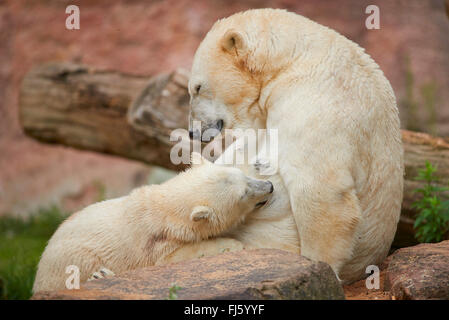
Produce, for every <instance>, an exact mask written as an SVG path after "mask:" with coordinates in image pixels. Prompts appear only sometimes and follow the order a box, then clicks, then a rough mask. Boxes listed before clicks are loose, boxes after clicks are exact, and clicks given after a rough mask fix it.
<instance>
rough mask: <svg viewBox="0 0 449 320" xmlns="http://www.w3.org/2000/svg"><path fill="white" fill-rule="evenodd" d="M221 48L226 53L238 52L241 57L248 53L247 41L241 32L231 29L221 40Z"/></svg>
mask: <svg viewBox="0 0 449 320" xmlns="http://www.w3.org/2000/svg"><path fill="white" fill-rule="evenodd" d="M221 46H222V48H223V49H225V50H226V51H229V52H236V53H237V55H241V54H242V53H243V52H245V51H246V40H245V38H244V37H243V34H242V33H241V32H239V31H237V30H235V29H229V30H228V31H226V33H225V34H224V36H223V39H222V40H221Z"/></svg>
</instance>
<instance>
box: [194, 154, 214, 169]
mask: <svg viewBox="0 0 449 320" xmlns="http://www.w3.org/2000/svg"><path fill="white" fill-rule="evenodd" d="M208 163H212V162H210V161H209V160H207V159H206V158H204V157H203V156H202V155H201V154H200V153H198V152H192V154H191V155H190V164H191V165H192V167H195V166H200V165H203V164H208Z"/></svg>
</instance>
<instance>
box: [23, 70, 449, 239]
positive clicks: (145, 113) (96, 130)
mask: <svg viewBox="0 0 449 320" xmlns="http://www.w3.org/2000/svg"><path fill="white" fill-rule="evenodd" d="M187 82H188V73H187V72H186V71H183V70H176V71H175V72H172V73H170V74H163V75H158V76H155V77H145V76H137V75H131V74H123V73H120V72H117V71H108V70H97V69H95V68H92V67H87V66H82V65H77V64H72V63H56V64H55V63H53V64H46V65H42V66H39V67H37V68H35V69H33V70H31V71H30V72H29V73H28V74H27V75H26V76H25V78H24V80H23V83H22V86H21V90H20V97H19V105H20V120H21V123H22V126H23V129H24V131H25V133H26V134H27V135H29V136H30V137H33V138H35V139H37V140H39V141H42V142H46V143H58V144H62V145H65V146H70V147H74V148H78V149H84V150H92V151H97V152H102V153H108V154H112V155H116V156H120V157H124V158H128V159H133V160H138V161H142V162H145V163H147V164H152V165H158V166H162V167H165V168H169V169H174V170H181V169H183V166H182V165H174V164H173V163H172V162H171V161H170V150H171V148H172V146H173V145H174V144H175V143H176V142H172V141H170V139H169V136H170V132H171V131H172V130H174V129H178V128H187V125H188V110H189V95H188V92H187ZM402 139H403V143H404V153H405V186H404V199H403V208H402V216H401V222H400V224H399V227H398V229H399V231H398V233H397V237H396V239H395V245H396V246H400V247H402V246H405V245H411V244H414V243H416V240H415V239H414V237H413V234H414V233H413V221H414V219H413V218H414V216H415V211H414V210H413V209H412V208H411V204H412V203H413V202H414V201H415V200H416V196H417V195H416V194H415V193H414V192H413V190H414V189H416V188H418V187H419V186H420V182H417V181H415V180H414V177H415V176H416V175H417V173H418V170H419V169H420V168H423V167H424V165H425V162H426V160H428V161H430V162H431V163H432V164H434V165H436V166H437V168H438V175H439V176H440V177H441V181H442V183H447V181H449V140H448V139H444V138H439V137H433V136H430V135H428V134H425V133H418V132H411V131H406V130H403V131H402Z"/></svg>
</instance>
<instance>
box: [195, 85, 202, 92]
mask: <svg viewBox="0 0 449 320" xmlns="http://www.w3.org/2000/svg"><path fill="white" fill-rule="evenodd" d="M200 90H201V85H200V84H198V85H197V86H196V87H195V93H196V94H199V93H200Z"/></svg>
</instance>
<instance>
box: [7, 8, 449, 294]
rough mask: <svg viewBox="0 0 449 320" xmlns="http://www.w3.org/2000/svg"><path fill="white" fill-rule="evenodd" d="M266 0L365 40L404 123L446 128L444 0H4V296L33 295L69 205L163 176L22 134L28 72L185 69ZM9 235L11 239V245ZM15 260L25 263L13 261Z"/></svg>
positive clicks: (443, 132)
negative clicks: (76, 22)
mask: <svg viewBox="0 0 449 320" xmlns="http://www.w3.org/2000/svg"><path fill="white" fill-rule="evenodd" d="M70 4H76V5H78V6H79V8H80V13H81V28H80V30H67V29H66V28H65V20H66V18H67V14H66V13H65V8H66V7H67V6H68V5H70ZM370 4H375V5H377V6H379V8H380V29H379V30H368V29H367V28H366V27H365V19H366V18H367V16H368V14H366V13H365V8H366V7H367V6H368V5H370ZM263 7H272V8H285V9H288V10H290V11H294V12H296V13H299V14H301V15H304V16H306V17H308V18H311V19H313V20H315V21H317V22H318V23H321V24H323V25H326V26H329V27H331V28H333V29H335V30H336V31H338V32H340V33H342V34H343V35H345V36H346V37H348V38H349V39H351V40H353V41H355V42H357V43H358V44H360V45H361V46H362V47H364V48H365V49H366V51H367V52H368V54H370V55H371V56H372V57H373V58H374V60H375V61H376V62H377V63H378V64H379V65H380V67H381V69H382V70H383V71H384V73H385V74H386V76H387V78H388V79H389V80H390V82H391V84H392V86H393V88H394V91H395V93H396V97H397V101H398V104H399V108H400V117H401V121H402V127H403V128H407V129H411V130H416V131H422V132H428V133H431V134H434V135H439V136H443V137H447V136H449V90H448V88H449V76H448V75H449V19H448V16H447V8H445V1H444V0H424V1H423V0H407V1H405V0H403V1H402V0H397V1H395V0H393V1H391V0H388V1H387V0H385V1H380V0H369V1H364V0H339V1H326V0H249V1H242V0H238V1H232V0H231V1H229V0H226V1H225V0H216V1H205V0H196V1H188V0H176V1H175V0H165V1H164V0H154V1H148V0H128V1H124V0H123V1H119V0H90V1H87V0H86V1H76V3H74V2H72V1H65V0H35V1H27V0H0V217H3V218H2V219H0V297H3V298H27V297H28V296H29V287H30V283H32V275H33V274H34V267H35V263H36V261H37V259H38V257H39V255H40V253H41V251H42V249H43V246H44V245H45V243H46V241H47V239H48V237H49V236H50V235H51V233H52V232H53V230H54V228H55V227H56V226H57V225H58V223H59V222H60V221H61V219H63V216H64V214H66V213H70V212H73V211H74V210H77V209H79V208H81V207H83V206H86V205H87V204H90V203H92V202H95V201H98V200H100V199H105V198H110V197H116V196H119V195H122V194H126V193H128V192H129V191H130V190H131V189H132V188H134V187H136V186H139V185H142V184H145V183H148V182H160V181H163V180H164V179H166V178H167V177H168V176H170V173H169V172H167V171H165V170H162V169H158V168H155V167H149V166H146V165H143V164H140V163H137V162H132V161H129V160H124V159H119V158H115V157H111V156H105V155H100V154H94V153H90V152H85V151H79V150H74V149H70V148H65V147H62V146H55V145H45V144H41V143H39V142H36V141H34V140H32V139H30V138H28V137H26V136H25V135H24V133H23V132H22V130H21V127H20V124H19V120H18V96H19V88H20V84H21V81H22V79H23V77H24V75H25V74H26V73H27V72H28V71H29V70H30V69H31V68H32V67H33V66H35V65H38V64H41V63H44V62H49V61H73V62H77V63H83V64H87V65H91V66H95V67H99V68H108V69H115V70H119V71H121V72H126V73H132V74H140V75H146V76H147V75H155V74H158V73H161V72H168V71H172V70H174V69H175V68H178V67H183V68H186V69H190V66H191V63H192V58H193V54H194V52H195V50H196V48H197V46H198V45H199V43H200V41H201V39H202V38H203V37H204V36H205V34H206V32H207V31H208V30H209V28H210V27H211V26H212V24H213V23H214V22H215V21H216V20H217V19H219V18H222V17H226V16H229V15H231V14H233V13H235V12H239V11H243V10H247V9H250V8H263ZM39 212H40V214H36V213H39ZM42 212H44V213H43V214H42ZM15 217H24V218H27V220H24V221H23V222H21V221H20V220H17V219H16V218H15ZM33 219H34V220H33ZM34 226H36V227H35V229H33V228H34ZM30 228H31V229H30ZM21 230H22V231H23V230H28V231H27V232H26V233H23V234H22V233H21V232H22V231H21ZM30 230H35V231H30ZM19 234H20V235H21V237H18V236H17V235H19ZM4 239H10V240H11V239H12V240H11V241H10V242H9V243H8V246H7V247H6V242H5V241H4ZM13 240H14V241H15V242H14V241H13ZM27 241H28V242H27ZM13 242H14V243H13ZM2 243H3V247H2ZM30 248H35V250H34V251H33V252H32V253H30V251H29V250H31V249H30ZM20 250H25V251H24V253H23V255H22V256H20V254H19V253H18V252H20ZM14 259H16V260H17V259H18V260H20V259H22V260H21V261H22V262H21V263H17V261H16V263H14V264H13V263H11V261H12V260H14ZM28 260H29V261H28ZM24 261H25V262H24ZM18 265H21V266H23V268H22V269H23V270H20V268H19V267H18ZM25 273H28V274H29V277H26V276H23V275H24V274H25ZM2 276H3V278H2ZM6 282H8V284H7V283H6Z"/></svg>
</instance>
